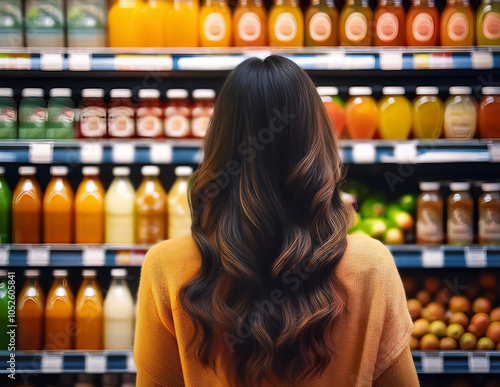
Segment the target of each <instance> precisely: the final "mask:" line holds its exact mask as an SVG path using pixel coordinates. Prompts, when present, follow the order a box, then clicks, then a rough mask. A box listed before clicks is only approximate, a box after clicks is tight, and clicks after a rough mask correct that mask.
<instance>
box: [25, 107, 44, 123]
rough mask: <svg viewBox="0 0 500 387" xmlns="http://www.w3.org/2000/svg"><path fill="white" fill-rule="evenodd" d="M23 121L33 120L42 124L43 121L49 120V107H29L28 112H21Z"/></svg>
mask: <svg viewBox="0 0 500 387" xmlns="http://www.w3.org/2000/svg"><path fill="white" fill-rule="evenodd" d="M20 118H21V121H23V122H31V123H34V124H41V123H42V122H45V121H47V109H46V108H43V107H38V106H37V107H33V108H32V109H29V110H28V112H27V114H25V115H24V117H23V114H21V117H20Z"/></svg>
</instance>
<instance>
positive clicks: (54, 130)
mask: <svg viewBox="0 0 500 387" xmlns="http://www.w3.org/2000/svg"><path fill="white" fill-rule="evenodd" d="M71 96H72V92H71V89H64V88H62V89H51V90H50V100H49V104H48V109H47V110H48V121H47V132H46V138H50V139H56V140H70V139H73V138H75V105H74V104H73V100H72V99H71Z"/></svg>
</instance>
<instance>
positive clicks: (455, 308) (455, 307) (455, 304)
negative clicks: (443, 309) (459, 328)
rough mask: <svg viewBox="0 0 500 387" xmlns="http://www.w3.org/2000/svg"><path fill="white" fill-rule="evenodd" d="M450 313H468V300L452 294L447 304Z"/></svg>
mask: <svg viewBox="0 0 500 387" xmlns="http://www.w3.org/2000/svg"><path fill="white" fill-rule="evenodd" d="M448 308H449V309H450V311H451V312H452V313H455V312H462V313H469V312H470V301H469V299H468V298H467V297H465V296H453V297H452V298H451V299H450V305H449V306H448Z"/></svg>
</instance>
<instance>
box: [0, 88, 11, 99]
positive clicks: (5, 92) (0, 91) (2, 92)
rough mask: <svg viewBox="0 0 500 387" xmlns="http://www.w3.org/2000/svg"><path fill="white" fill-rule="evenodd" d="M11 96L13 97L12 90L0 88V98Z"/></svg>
mask: <svg viewBox="0 0 500 387" xmlns="http://www.w3.org/2000/svg"><path fill="white" fill-rule="evenodd" d="M13 96H14V90H12V89H10V88H8V87H2V88H0V97H8V98H12V97H13Z"/></svg>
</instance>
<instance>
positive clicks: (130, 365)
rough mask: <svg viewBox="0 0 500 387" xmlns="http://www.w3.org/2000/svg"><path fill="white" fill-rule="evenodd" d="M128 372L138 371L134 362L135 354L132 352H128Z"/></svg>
mask: <svg viewBox="0 0 500 387" xmlns="http://www.w3.org/2000/svg"><path fill="white" fill-rule="evenodd" d="M127 372H132V373H133V372H137V367H136V366H135V362H134V355H133V353H132V352H129V353H128V354H127Z"/></svg>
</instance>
